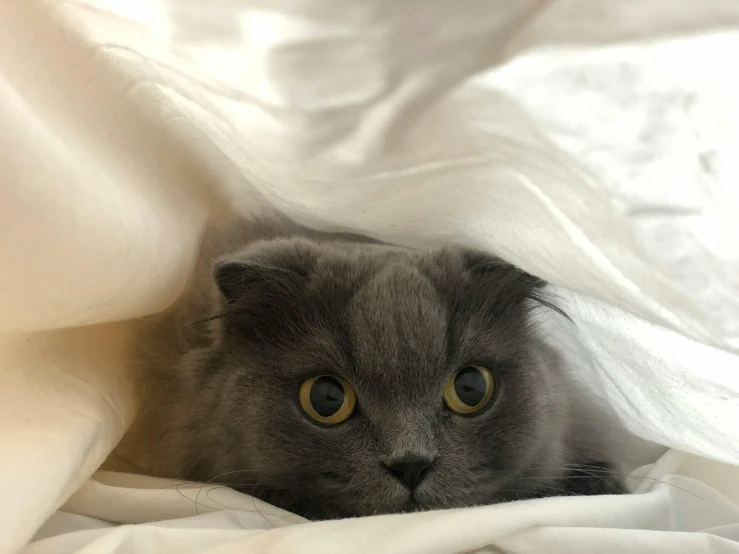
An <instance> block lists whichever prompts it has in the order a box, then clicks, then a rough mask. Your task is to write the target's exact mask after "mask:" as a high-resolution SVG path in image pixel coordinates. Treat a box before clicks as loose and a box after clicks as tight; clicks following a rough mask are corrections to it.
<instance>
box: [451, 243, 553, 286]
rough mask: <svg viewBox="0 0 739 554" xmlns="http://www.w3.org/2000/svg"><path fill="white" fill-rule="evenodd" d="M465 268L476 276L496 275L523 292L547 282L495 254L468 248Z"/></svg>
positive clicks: (503, 281) (501, 280) (507, 284)
mask: <svg viewBox="0 0 739 554" xmlns="http://www.w3.org/2000/svg"><path fill="white" fill-rule="evenodd" d="M463 255H464V264H465V269H467V271H469V272H470V274H471V275H473V276H476V277H482V278H485V277H494V278H495V279H496V280H499V281H500V282H501V283H502V284H505V285H506V286H511V285H515V288H516V289H518V290H520V291H521V292H524V293H525V291H533V290H537V289H541V288H543V287H545V286H546V284H547V282H546V281H545V280H544V279H541V278H539V277H537V276H535V275H532V274H530V273H527V272H525V271H524V270H523V269H521V268H519V267H516V266H515V265H513V264H511V263H509V262H507V261H505V260H504V259H503V258H499V257H498V256H495V255H493V254H487V253H485V252H479V251H476V250H467V251H465V252H464V254H463Z"/></svg>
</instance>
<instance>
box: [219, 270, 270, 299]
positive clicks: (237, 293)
mask: <svg viewBox="0 0 739 554" xmlns="http://www.w3.org/2000/svg"><path fill="white" fill-rule="evenodd" d="M260 273H261V270H260V268H258V267H255V266H254V265H253V264H250V263H248V262H242V261H220V262H218V263H217V264H216V267H215V270H214V272H213V277H214V278H215V281H216V285H217V286H218V290H219V291H221V294H222V295H223V299H224V300H225V301H226V304H233V303H234V302H236V301H237V300H238V299H239V298H241V296H242V295H243V294H244V292H245V291H246V290H247V289H248V288H250V287H253V286H254V285H256V284H258V282H259V281H260V280H262V277H261V276H260Z"/></svg>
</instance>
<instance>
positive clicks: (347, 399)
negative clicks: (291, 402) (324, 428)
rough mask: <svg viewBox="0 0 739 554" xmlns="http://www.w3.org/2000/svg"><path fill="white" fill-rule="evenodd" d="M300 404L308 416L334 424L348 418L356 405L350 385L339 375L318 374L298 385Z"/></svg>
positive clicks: (355, 396)
mask: <svg viewBox="0 0 739 554" xmlns="http://www.w3.org/2000/svg"><path fill="white" fill-rule="evenodd" d="M298 399H299V400H300V406H301V407H302V408H303V411H304V412H305V413H306V414H308V416H309V417H310V418H311V419H313V420H315V421H317V422H319V423H324V424H326V425H336V424H337V423H342V422H344V421H346V420H347V419H349V416H351V415H352V413H353V412H354V408H355V406H356V405H357V395H356V394H355V393H354V389H353V388H352V386H351V385H350V384H349V383H347V382H346V381H345V380H344V379H341V378H340V377H333V376H331V375H319V376H317V377H311V378H310V379H308V380H307V381H304V382H303V384H302V385H300V390H299V391H298Z"/></svg>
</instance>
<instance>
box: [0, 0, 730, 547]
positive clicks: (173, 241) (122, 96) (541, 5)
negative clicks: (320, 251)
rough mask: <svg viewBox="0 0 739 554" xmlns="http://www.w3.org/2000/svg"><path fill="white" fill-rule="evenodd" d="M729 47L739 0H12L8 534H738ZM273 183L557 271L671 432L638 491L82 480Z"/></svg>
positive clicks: (400, 541)
mask: <svg viewBox="0 0 739 554" xmlns="http://www.w3.org/2000/svg"><path fill="white" fill-rule="evenodd" d="M738 54H739V3H738V2H737V1H736V0H704V1H702V2H693V1H692V0H599V1H598V2H594V1H592V0H554V1H544V0H518V1H516V2H509V1H507V0H403V1H399V0H372V1H370V0H290V1H288V0H208V1H207V2H206V1H205V0H203V1H196V0H188V1H185V0H46V1H42V0H3V1H0V231H1V233H0V476H1V477H0V484H1V485H2V489H1V490H2V493H3V502H2V503H0V552H2V553H4V552H13V551H16V550H18V549H21V548H24V551H26V552H34V553H48V552H54V553H57V552H83V553H85V554H110V553H113V552H116V553H128V552H131V553H133V552H136V553H139V552H147V551H149V552H157V553H168V552H172V553H174V552H213V553H216V552H218V553H231V552H239V553H243V552H253V553H262V552H280V553H282V552H300V553H304V552H322V553H325V552H375V553H376V552H419V553H421V552H423V553H431V552H434V553H439V554H447V553H452V552H459V551H474V550H475V549H482V550H480V551H481V552H501V551H502V552H532V553H533V552H568V553H572V552H594V551H597V552H603V553H610V552H613V553H621V552H634V553H640V552H650V553H652V552H659V553H662V552H664V553H670V554H672V553H680V552H685V553H691V554H692V553H695V552H709V553H724V552H739V512H738V511H737V508H736V505H735V504H732V501H731V500H730V498H733V501H734V502H735V503H736V502H738V501H739V491H738V490H737V485H736V483H737V482H739V469H737V468H736V467H733V468H732V467H730V465H739V279H737V275H739V240H738V239H737V237H739V219H737V218H736V213H737V211H738V210H739V187H737V186H736V183H737V181H738V180H739V72H738V71H736V70H735V67H736V58H737V55H738ZM262 196H263V197H266V198H267V199H268V200H269V201H271V202H273V203H275V204H277V205H280V206H281V207H283V208H284V209H286V210H288V211H289V212H290V213H292V214H293V215H294V216H295V217H297V218H300V219H302V220H304V221H306V222H309V223H314V224H318V225H322V226H324V227H335V228H348V229H354V230H358V231H360V232H366V233H370V234H373V235H375V236H377V237H379V238H386V239H390V240H394V241H400V242H408V243H423V242H430V241H438V240H454V241H457V242H462V243H466V244H470V245H474V246H477V247H480V248H485V249H488V250H491V251H494V252H496V253H498V254H500V255H502V256H504V257H505V258H507V259H509V260H511V261H512V262H514V263H516V264H518V265H520V266H522V267H524V268H525V269H527V270H529V271H531V272H534V273H536V274H538V275H541V276H542V277H544V278H547V279H549V280H550V281H551V282H552V283H554V284H555V286H556V288H557V292H558V293H559V295H560V297H561V300H562V303H563V304H564V307H565V308H566V309H567V310H568V311H569V313H570V314H571V316H572V317H573V320H574V321H575V323H576V325H577V331H576V333H577V336H576V337H574V338H577V339H578V341H579V344H581V345H583V346H584V347H585V350H578V351H577V352H576V353H573V355H574V357H576V358H577V359H578V360H579V361H580V362H582V363H580V364H579V365H578V368H579V375H580V377H581V379H582V380H583V383H584V385H586V386H588V387H589V388H590V389H591V390H592V391H593V393H594V394H596V395H598V397H599V398H601V399H602V400H603V402H604V403H606V404H607V405H608V406H609V407H610V409H612V412H613V414H614V416H615V418H616V419H617V421H618V422H619V424H620V425H621V426H622V427H623V428H624V429H625V430H627V431H628V432H630V433H631V434H633V435H634V437H637V438H639V439H644V440H647V441H651V442H654V443H657V444H659V445H664V446H667V447H670V448H672V449H675V450H674V451H672V452H670V453H668V454H667V455H666V458H663V459H662V460H661V462H660V463H658V464H657V465H656V466H654V467H652V468H651V469H648V470H647V469H645V470H642V471H649V475H648V478H645V479H642V478H637V477H634V478H631V479H630V481H631V483H632V485H633V486H634V487H636V488H638V490H639V493H640V494H636V495H633V496H624V497H618V498H559V499H545V500H541V501H532V502H523V503H516V504H511V505H505V506H492V507H482V508H475V509H470V510H459V511H453V512H439V513H428V514H413V515H404V516H389V517H382V518H369V519H360V520H348V521H341V522H328V523H319V524H301V525H294V524H295V523H296V522H297V520H296V519H295V518H294V516H289V515H286V514H284V513H282V514H281V513H279V512H276V511H274V509H272V508H268V507H266V506H264V505H261V504H259V503H256V502H254V501H253V500H252V499H250V498H248V497H244V496H242V495H238V494H236V493H234V492H232V491H223V490H222V489H221V490H219V491H217V492H213V493H209V492H208V490H207V489H205V492H203V491H204V489H203V488H202V487H200V486H191V488H188V487H186V488H185V489H183V488H182V487H181V486H177V487H172V484H170V483H167V484H163V483H159V482H151V481H148V480H146V479H144V480H142V478H140V477H133V476H122V475H116V474H107V473H99V474H97V475H96V476H95V477H93V480H91V481H88V479H89V478H90V477H91V476H92V474H93V473H94V472H95V470H96V469H97V468H98V467H99V466H100V464H101V463H102V461H103V460H104V459H105V458H106V456H107V455H108V453H109V452H110V451H111V450H112V448H113V447H114V446H115V444H116V443H117V441H118V440H119V439H120V437H121V436H122V434H123V433H124V432H125V429H126V427H127V426H128V425H129V424H130V422H131V419H132V417H133V415H134V411H135V407H134V404H133V402H132V395H131V380H130V378H129V377H128V374H127V372H126V363H125V357H124V356H123V351H124V349H125V345H126V341H127V339H128V326H127V324H126V320H128V319H131V318H134V317H138V316H141V315H145V314H149V313H153V312H156V311H158V310H161V309H163V308H164V307H166V306H167V305H168V304H169V303H170V302H171V301H172V300H173V299H174V298H176V296H177V294H178V293H179V291H180V290H181V288H182V286H183V284H184V280H185V279H186V277H187V274H188V271H189V270H190V268H191V267H192V264H193V261H194V258H195V255H196V252H197V245H198V241H199V237H200V234H201V231H202V229H203V226H204V224H205V222H206V221H207V219H208V218H209V217H211V216H213V214H216V213H220V211H221V210H222V209H223V208H224V206H227V207H229V208H230V209H236V210H240V211H246V212H248V211H250V210H252V209H254V208H255V203H256V202H257V198H258V197H262ZM568 344H569V343H568ZM586 352H587V354H586ZM634 441H636V438H635V439H634ZM630 450H632V451H631V452H630V453H629V454H630V457H631V459H632V461H637V460H639V459H640V458H642V459H643V456H644V454H645V451H644V450H643V449H641V448H636V447H634V448H632V449H630ZM678 451H682V452H685V453H690V454H691V455H689V456H688V455H687V454H681V453H680V452H678ZM700 457H702V458H700ZM709 458H710V459H712V460H714V461H708V459H709ZM726 464H728V465H726ZM674 475H679V476H677V477H674ZM80 487H82V488H81V489H80ZM167 487H168V488H167ZM76 491H79V492H77V494H74V493H75V492H76ZM173 491H174V492H173ZM188 491H189V492H188ZM180 493H182V494H180ZM188 494H189V495H190V497H189V498H186V497H187V496H188ZM208 494H210V496H211V497H212V498H208V500H207V501H208V503H206V506H205V507H203V510H204V511H206V512H211V513H203V512H202V511H201V504H202V503H203V502H202V496H203V495H205V496H206V497H207V496H208ZM73 495H74V496H73ZM216 495H226V496H224V497H223V498H219V497H218V496H216ZM196 497H197V498H196ZM65 502H67V504H66V505H65V506H64V508H63V509H62V511H61V512H58V513H56V515H54V516H53V517H52V518H51V519H50V520H48V522H47V523H46V525H44V522H46V521H47V519H48V518H49V517H50V516H52V514H53V513H54V512H55V511H56V510H58V509H59V508H60V507H61V506H62V505H63V504H64V503H65ZM219 505H221V507H220V508H219ZM223 506H225V507H229V508H232V509H231V510H225V509H222V507H223ZM256 507H259V510H258V511H257V512H256V515H255V514H254V509H253V508H256ZM215 508H219V510H216V511H214V510H215ZM198 511H201V513H202V515H197V512H198ZM186 516H194V517H186ZM175 518H185V519H175ZM162 519H170V520H172V521H169V522H165V523H157V524H155V525H144V523H146V522H153V521H159V520H162ZM117 523H135V524H138V525H135V526H126V527H119V526H115V525H114V524H117ZM42 525H43V528H42V529H41V531H39V528H41V527H42ZM273 526H274V527H276V528H277V529H274V530H273V529H272V527H273ZM263 529H269V530H268V531H267V532H263V531H262V530H263ZM36 533H39V534H37V535H36ZM34 535H36V538H37V539H43V540H38V541H37V542H35V543H33V544H31V545H30V546H28V547H24V545H26V544H27V543H28V541H30V540H31V539H32V538H33V537H34ZM732 539H733V540H732Z"/></svg>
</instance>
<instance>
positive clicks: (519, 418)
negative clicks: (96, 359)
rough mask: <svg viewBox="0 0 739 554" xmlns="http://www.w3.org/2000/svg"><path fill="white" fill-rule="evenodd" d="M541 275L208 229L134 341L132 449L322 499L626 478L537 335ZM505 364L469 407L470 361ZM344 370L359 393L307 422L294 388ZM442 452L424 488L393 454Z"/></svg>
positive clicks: (282, 226) (125, 446) (356, 506)
mask: <svg viewBox="0 0 739 554" xmlns="http://www.w3.org/2000/svg"><path fill="white" fill-rule="evenodd" d="M543 286H544V282H542V281H541V280H540V279H538V278H536V277H533V276H531V275H529V274H527V273H525V272H523V271H521V270H520V269H517V268H516V267H513V266H512V265H510V264H508V263H506V262H504V261H503V260H501V259H499V258H496V257H494V256H490V255H486V254H482V253H479V252H473V251H468V250H464V249H461V248H457V247H452V246H445V247H441V248H438V249H436V250H430V251H420V250H414V249H409V248H402V247H397V246H392V245H386V244H380V243H376V242H374V241H372V240H370V239H367V238H364V237H356V236H351V235H332V234H322V233H317V232H314V231H310V230H307V229H303V228H299V227H296V226H294V225H290V224H287V223H278V224H271V225H266V224H265V223H264V222H261V223H260V222H252V223H250V224H247V223H245V222H241V223H239V224H237V225H230V226H229V227H227V228H226V230H224V229H220V230H217V231H215V232H214V233H212V234H211V237H210V238H209V239H208V241H207V243H206V245H205V247H204V254H203V257H202V260H201V264H200V268H199V270H198V271H197V272H196V274H195V275H194V277H193V280H192V283H191V285H190V287H189V289H188V291H187V292H186V293H185V294H184V295H183V297H182V300H181V301H180V302H179V303H178V305H176V306H175V307H173V308H172V309H171V310H169V311H168V312H167V314H165V315H164V316H159V317H157V318H153V319H151V320H148V321H146V322H144V323H143V326H142V330H141V332H140V334H139V339H138V340H137V342H136V352H135V355H136V359H137V364H138V366H139V368H140V369H141V382H142V386H141V388H140V396H141V402H142V411H141V416H140V418H139V420H138V421H137V423H136V424H135V425H134V427H133V429H132V430H131V432H130V433H129V434H128V436H127V437H126V438H125V439H124V441H123V442H122V443H121V445H120V448H119V449H118V454H119V455H120V456H122V457H123V458H124V459H127V460H128V461H130V462H131V463H133V464H134V465H135V466H136V467H137V468H138V469H139V470H140V471H143V472H146V473H152V474H156V475H161V476H167V477H176V478H187V479H194V480H199V481H213V482H219V483H226V484H230V485H232V486H235V487H237V488H240V489H241V490H244V491H245V492H248V493H250V494H253V495H255V496H258V497H260V498H263V499H264V500H266V501H268V502H272V503H274V504H277V505H279V506H281V507H283V508H285V509H287V510H290V511H293V512H296V513H298V514H302V515H304V516H306V517H309V518H312V519H324V518H335V517H346V516H358V515H369V514H377V513H388V512H400V511H412V510H420V509H436V508H451V507H459V506H470V505H479V504H488V503H494V502H501V501H508V500H513V499H518V498H533V497H538V496H549V495H556V494H599V493H617V492H621V486H620V484H619V479H618V478H617V477H616V476H615V475H614V474H613V472H612V471H611V464H610V463H609V455H608V454H607V452H606V451H605V445H604V444H601V441H600V438H599V437H600V433H599V430H598V428H597V419H596V418H594V417H591V415H589V414H590V412H589V411H588V408H587V407H586V402H584V400H583V398H581V397H580V396H579V395H578V392H577V389H576V387H574V386H573V385H572V384H571V383H570V382H569V380H568V378H567V372H566V371H565V368H563V367H562V363H561V360H560V357H559V356H558V355H557V353H556V351H555V350H553V349H552V348H551V347H550V346H548V345H547V344H546V343H545V341H544V340H543V339H542V337H541V336H539V333H538V331H537V326H536V313H537V311H540V310H552V309H556V308H554V306H552V305H551V304H550V303H549V302H547V301H546V300H545V299H544V297H543V291H542V287H543ZM469 364H480V365H484V366H486V367H488V368H490V369H491V371H492V372H493V374H494V376H495V378H496V384H497V395H496V397H495V398H494V400H493V401H492V402H491V405H490V406H489V408H488V409H486V410H484V411H483V412H482V413H480V414H479V415H475V416H472V417H466V416H460V415H457V414H455V413H453V412H451V411H450V410H449V409H448V408H446V407H445V405H444V402H443V399H442V390H443V387H444V383H445V382H446V380H447V379H448V378H449V376H450V375H451V374H452V372H454V371H455V370H456V369H457V368H459V367H461V366H465V365H469ZM321 374H335V375H337V376H340V377H343V378H344V379H346V380H347V381H349V382H350V383H351V384H352V385H353V387H354V388H355V390H356V394H357V399H358V400H357V409H356V411H355V412H354V414H353V415H352V417H351V418H349V420H347V421H346V422H344V423H342V424H339V425H336V426H334V427H325V426H321V425H318V424H315V423H314V422H312V421H311V420H310V419H309V418H307V417H306V416H305V414H304V413H303V412H302V410H301V408H300V405H299V402H298V398H297V391H298V387H299V385H300V383H301V382H302V381H304V380H305V379H307V378H309V377H311V376H314V375H321ZM406 459H424V460H427V461H430V462H431V468H430V470H429V471H428V473H427V476H426V478H425V479H424V480H423V481H422V482H421V484H420V486H419V487H418V488H417V489H415V490H414V491H410V490H409V489H408V488H407V487H406V486H404V485H403V484H402V483H401V482H400V481H399V480H398V479H397V478H396V477H395V476H394V475H393V474H392V473H391V472H390V471H388V468H387V466H386V464H389V463H392V462H393V461H398V460H406Z"/></svg>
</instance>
